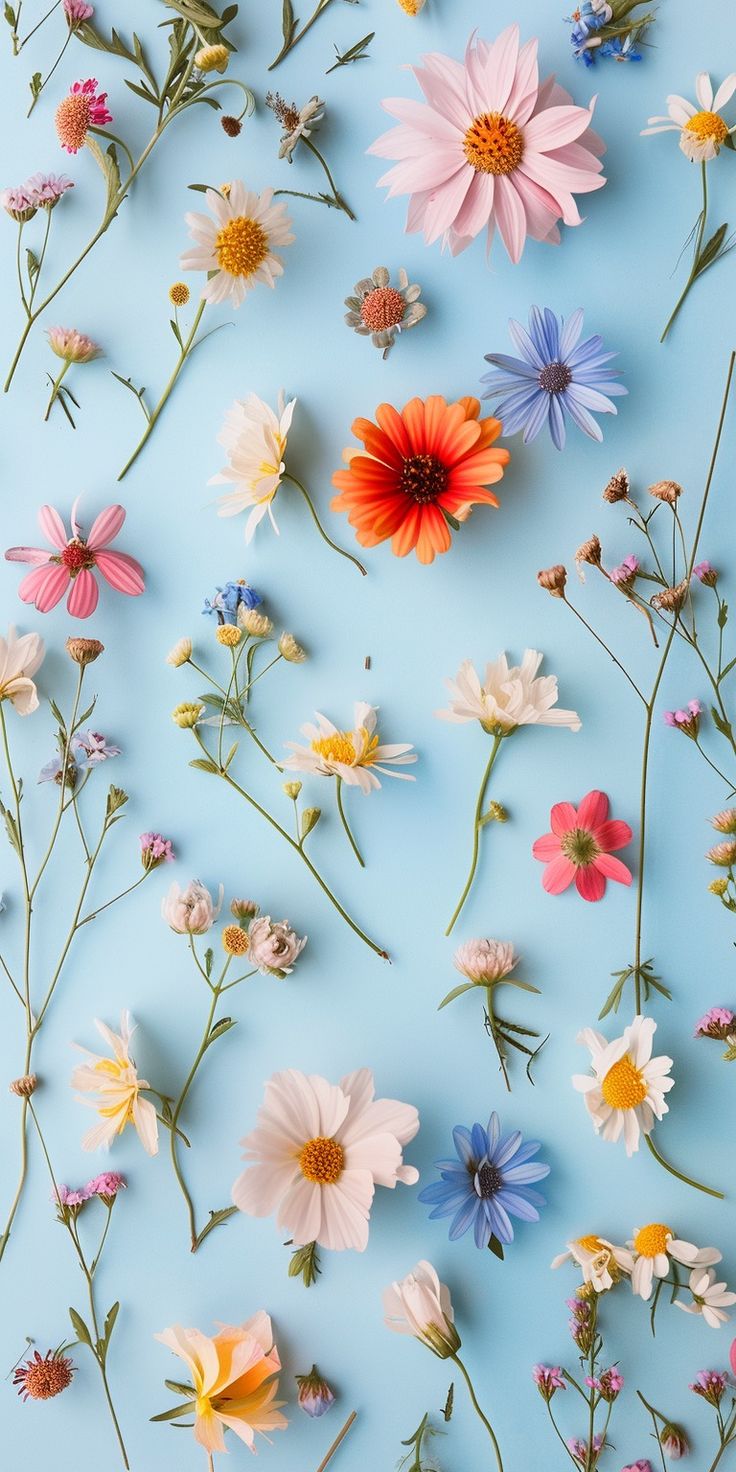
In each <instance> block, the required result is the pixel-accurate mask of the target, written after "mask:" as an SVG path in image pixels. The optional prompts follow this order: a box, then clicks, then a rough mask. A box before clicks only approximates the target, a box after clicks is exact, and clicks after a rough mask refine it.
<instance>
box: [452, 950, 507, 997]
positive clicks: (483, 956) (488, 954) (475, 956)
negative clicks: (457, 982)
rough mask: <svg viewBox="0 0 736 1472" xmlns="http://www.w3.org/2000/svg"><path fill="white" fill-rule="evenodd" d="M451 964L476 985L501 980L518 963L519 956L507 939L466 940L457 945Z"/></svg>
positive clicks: (484, 984)
mask: <svg viewBox="0 0 736 1472" xmlns="http://www.w3.org/2000/svg"><path fill="white" fill-rule="evenodd" d="M452 964H453V966H454V967H455V970H456V971H459V972H460V973H461V975H462V976H467V978H468V981H473V982H475V983H476V985H478V986H487V985H489V984H490V983H491V982H494V981H501V980H502V979H503V977H504V976H508V975H509V972H511V971H513V969H514V967H515V966H518V964H519V957H518V956H517V955H516V952H515V951H514V947H513V946H512V944H511V942H510V941H508V940H466V941H464V942H463V944H462V945H461V946H458V948H457V950H456V952H455V954H454V956H453V958H452Z"/></svg>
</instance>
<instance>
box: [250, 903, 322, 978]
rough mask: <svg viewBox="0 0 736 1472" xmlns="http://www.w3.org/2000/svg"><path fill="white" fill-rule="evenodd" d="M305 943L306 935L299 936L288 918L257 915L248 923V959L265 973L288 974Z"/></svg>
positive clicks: (273, 974)
mask: <svg viewBox="0 0 736 1472" xmlns="http://www.w3.org/2000/svg"><path fill="white" fill-rule="evenodd" d="M306 944H307V937H306V935H304V936H298V935H297V933H296V931H295V930H292V928H291V926H290V924H289V922H288V920H274V921H272V920H271V916H270V915H258V916H257V918H256V919H253V920H251V922H250V925H249V926H248V958H249V960H250V961H252V962H253V965H254V966H257V967H258V969H259V971H261V972H262V973H263V974H264V975H270V976H280V977H283V976H288V975H289V973H290V972H291V971H293V969H294V963H295V961H296V960H297V958H298V957H299V956H300V955H301V953H302V951H303V950H304V947H305V945H306Z"/></svg>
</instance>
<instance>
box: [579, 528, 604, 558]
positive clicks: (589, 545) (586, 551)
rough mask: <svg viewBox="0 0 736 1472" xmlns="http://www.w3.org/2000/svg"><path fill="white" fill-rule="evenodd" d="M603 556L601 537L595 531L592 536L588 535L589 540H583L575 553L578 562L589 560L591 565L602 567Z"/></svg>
mask: <svg viewBox="0 0 736 1472" xmlns="http://www.w3.org/2000/svg"><path fill="white" fill-rule="evenodd" d="M602 556H603V548H602V547H601V543H600V538H599V537H597V536H596V534H595V532H594V533H593V535H592V537H588V540H587V542H583V543H582V545H581V546H580V547H578V550H577V552H576V553H575V561H576V562H578V563H580V562H589V563H590V565H591V567H600V565H601V558H602Z"/></svg>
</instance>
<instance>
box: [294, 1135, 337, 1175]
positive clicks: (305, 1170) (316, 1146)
mask: <svg viewBox="0 0 736 1472" xmlns="http://www.w3.org/2000/svg"><path fill="white" fill-rule="evenodd" d="M344 1166H345V1151H344V1150H343V1148H342V1145H338V1143H337V1140H328V1139H327V1138H326V1136H325V1135H316V1136H315V1138H314V1139H313V1140H307V1143H306V1145H304V1146H303V1147H302V1149H301V1151H300V1154H299V1169H300V1170H301V1173H302V1175H303V1176H305V1177H306V1179H307V1180H308V1181H314V1183H315V1185H317V1186H334V1184H335V1182H336V1181H339V1179H340V1176H341V1175H342V1173H343V1168H344Z"/></svg>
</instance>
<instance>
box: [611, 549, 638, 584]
mask: <svg viewBox="0 0 736 1472" xmlns="http://www.w3.org/2000/svg"><path fill="white" fill-rule="evenodd" d="M638 571H639V558H638V557H635V556H634V554H633V552H630V553H629V556H628V557H624V560H623V562H620V563H619V565H618V567H612V568H611V571H610V573H609V577H610V579H611V582H612V583H615V584H616V585H617V587H619V588H620V587H625V586H626V584H627V583H633V581H634V578H635V577H636V574H637V573H638Z"/></svg>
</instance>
